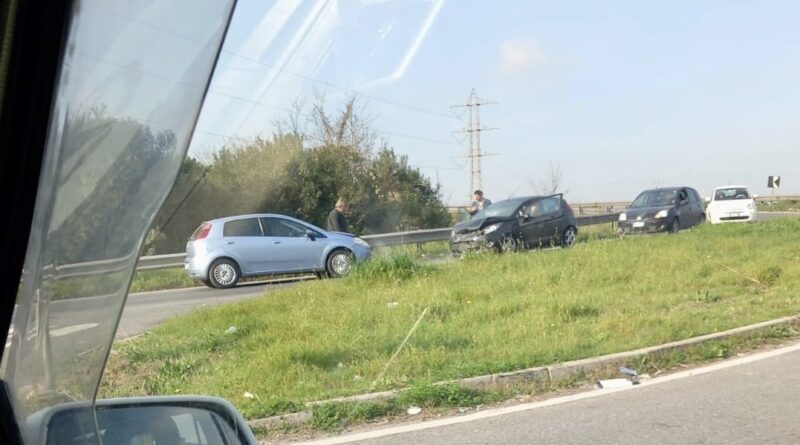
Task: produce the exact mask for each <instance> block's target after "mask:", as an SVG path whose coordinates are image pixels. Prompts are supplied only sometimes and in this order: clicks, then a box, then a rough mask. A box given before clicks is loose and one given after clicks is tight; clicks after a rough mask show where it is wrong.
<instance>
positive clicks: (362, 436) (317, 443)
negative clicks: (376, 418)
mask: <svg viewBox="0 0 800 445" xmlns="http://www.w3.org/2000/svg"><path fill="white" fill-rule="evenodd" d="M795 351H800V343H796V344H794V345H791V346H787V347H784V348H780V349H774V350H771V351H766V352H761V353H758V354H753V355H748V356H745V357H741V358H735V359H731V360H726V361H723V362H719V363H715V364H713V365H708V366H704V367H702V368H696V369H690V370H687V371H681V372H676V373H674V374H669V375H666V376H663V377H656V378H654V379H650V380H645V381H643V382H642V383H641V384H639V385H636V386H628V387H624V388H617V389H598V390H594V391H587V392H582V393H578V394H571V395H568V396H563V397H554V398H552V399H548V400H544V401H541V402H532V403H524V404H521V405H514V406H507V407H503V408H495V409H489V410H486V411H481V412H477V413H473V414H467V415H464V416H458V417H448V418H446V419H439V420H431V421H423V422H421V423H414V424H410V425H401V426H396V427H391V428H385V429H380V430H374V431H365V432H362V433H355V434H350V435H346V436H339V437H330V438H326V439H320V440H314V441H310V442H303V444H306V445H334V444H341V443H350V442H356V441H359V440H367V439H375V438H378V437H385V436H392V435H395V434H403V433H409V432H413V431H421V430H426V429H430V428H438V427H443V426H448V425H456V424H459V423H465V422H473V421H476V420H482V419H488V418H492V417H497V416H503V415H506V414H512V413H518V412H521V411H529V410H534V409H539V408H545V407H548V406H554V405H561V404H564V403H570V402H575V401H578V400H584V399H591V398H594V397H601V396H605V395H609V394H615V393H618V392H621V391H634V390H636V389H638V388H644V387H648V386H652V385H658V384H661V383H667V382H672V381H675V380H680V379H685V378H687V377H694V376H697V375H702V374H708V373H710V372H714V371H720V370H723V369H727V368H732V367H734V366H740V365H744V364H747V363H753V362H757V361H760V360H765V359H769V358H772V357H777V356H780V355H784V354H788V353H791V352H795Z"/></svg>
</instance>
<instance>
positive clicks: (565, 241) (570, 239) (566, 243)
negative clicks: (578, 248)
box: [561, 226, 578, 248]
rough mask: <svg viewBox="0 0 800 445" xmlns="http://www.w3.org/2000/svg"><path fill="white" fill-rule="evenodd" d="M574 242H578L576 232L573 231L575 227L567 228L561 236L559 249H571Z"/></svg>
mask: <svg viewBox="0 0 800 445" xmlns="http://www.w3.org/2000/svg"><path fill="white" fill-rule="evenodd" d="M576 242H578V231H577V230H575V227H572V226H569V227H567V228H566V229H565V230H564V233H563V234H562V235H561V247H563V248H567V247H572V246H574V245H575V243H576Z"/></svg>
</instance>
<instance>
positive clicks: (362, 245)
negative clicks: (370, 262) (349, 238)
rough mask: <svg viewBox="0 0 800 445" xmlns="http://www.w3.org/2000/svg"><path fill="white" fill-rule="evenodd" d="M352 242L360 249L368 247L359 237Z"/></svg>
mask: <svg viewBox="0 0 800 445" xmlns="http://www.w3.org/2000/svg"><path fill="white" fill-rule="evenodd" d="M353 241H354V242H355V243H356V244H358V245H359V246H361V247H369V243H367V242H366V241H364V240H363V239H361V238H359V237H355V238H353Z"/></svg>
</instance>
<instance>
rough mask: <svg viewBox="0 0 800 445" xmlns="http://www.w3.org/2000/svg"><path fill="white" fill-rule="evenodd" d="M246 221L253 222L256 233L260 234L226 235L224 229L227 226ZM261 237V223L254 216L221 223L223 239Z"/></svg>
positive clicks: (262, 232)
mask: <svg viewBox="0 0 800 445" xmlns="http://www.w3.org/2000/svg"><path fill="white" fill-rule="evenodd" d="M248 220H255V222H256V224H257V225H258V231H259V232H261V233H260V234H258V235H228V234H227V233H226V232H225V230H226V228H227V227H228V224H231V223H240V222H244V221H248ZM262 236H264V229H263V228H262V227H261V221H259V218H258V217H255V216H250V217H246V218H238V219H232V220H229V221H225V222H224V223H222V237H223V238H233V237H245V238H257V237H262Z"/></svg>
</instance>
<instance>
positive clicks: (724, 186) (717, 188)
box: [714, 185, 750, 191]
mask: <svg viewBox="0 0 800 445" xmlns="http://www.w3.org/2000/svg"><path fill="white" fill-rule="evenodd" d="M749 188H750V187H748V186H746V185H721V186H719V187H716V188H715V189H714V190H715V191H716V190H722V189H749Z"/></svg>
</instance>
